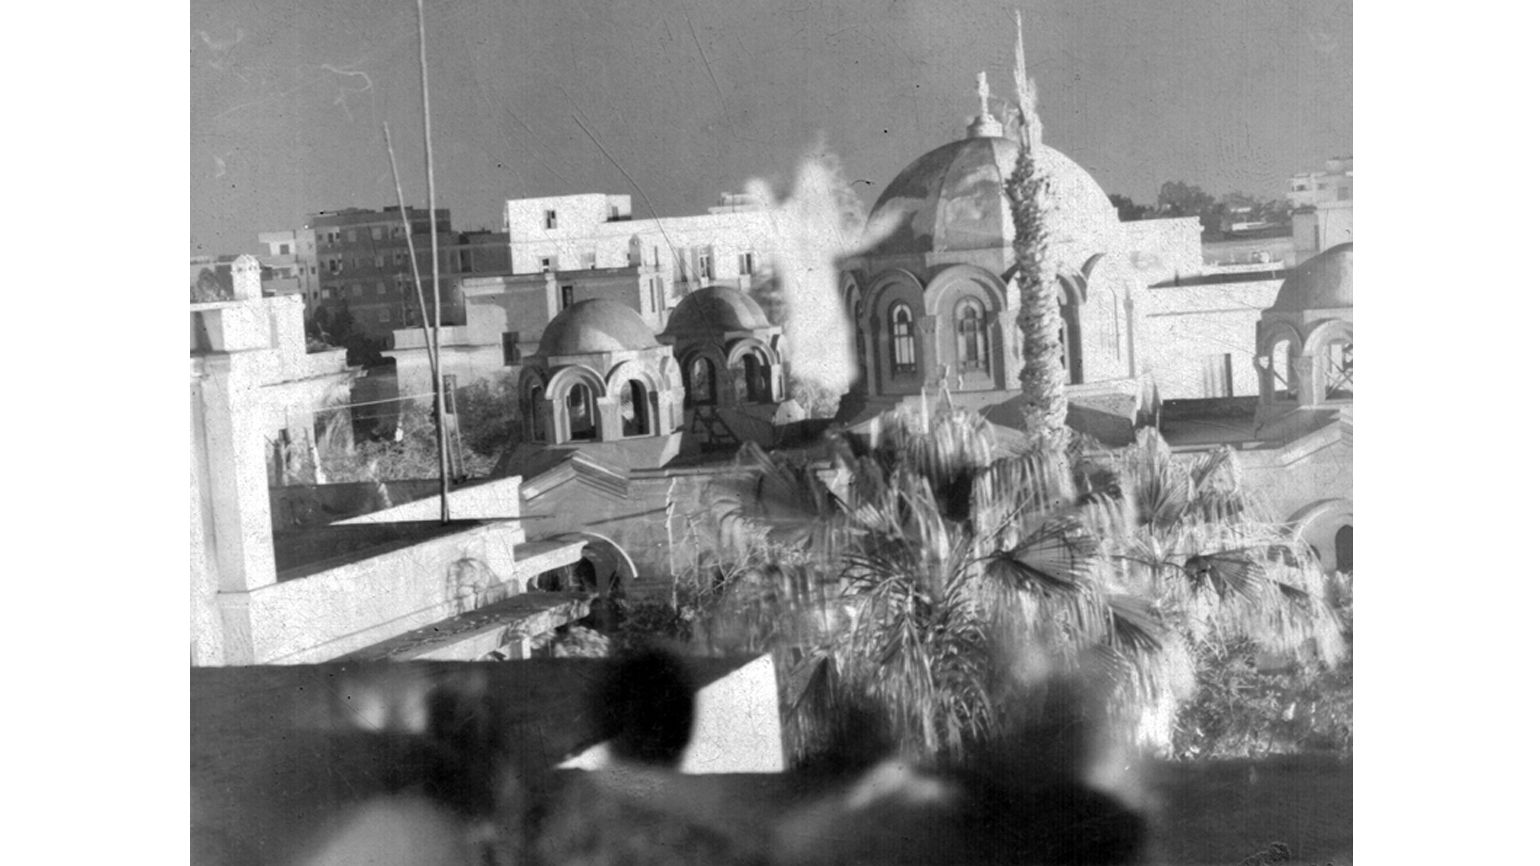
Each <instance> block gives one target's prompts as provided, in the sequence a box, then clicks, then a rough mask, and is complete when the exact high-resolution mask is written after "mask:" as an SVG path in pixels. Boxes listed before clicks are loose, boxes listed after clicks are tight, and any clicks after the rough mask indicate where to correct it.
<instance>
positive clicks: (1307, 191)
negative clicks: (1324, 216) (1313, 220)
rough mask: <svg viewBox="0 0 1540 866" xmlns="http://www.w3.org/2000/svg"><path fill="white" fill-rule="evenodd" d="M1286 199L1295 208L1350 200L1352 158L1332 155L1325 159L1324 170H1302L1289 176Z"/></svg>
mask: <svg viewBox="0 0 1540 866" xmlns="http://www.w3.org/2000/svg"><path fill="white" fill-rule="evenodd" d="M1288 199H1289V204H1290V205H1292V206H1293V207H1295V208H1302V207H1316V206H1318V205H1322V204H1329V203H1331V202H1342V201H1349V202H1350V201H1352V200H1353V158H1352V157H1351V156H1347V157H1341V156H1334V157H1332V158H1331V159H1328V160H1327V161H1326V170H1325V171H1302V172H1300V173H1299V174H1296V175H1294V176H1293V177H1291V178H1289V192H1288Z"/></svg>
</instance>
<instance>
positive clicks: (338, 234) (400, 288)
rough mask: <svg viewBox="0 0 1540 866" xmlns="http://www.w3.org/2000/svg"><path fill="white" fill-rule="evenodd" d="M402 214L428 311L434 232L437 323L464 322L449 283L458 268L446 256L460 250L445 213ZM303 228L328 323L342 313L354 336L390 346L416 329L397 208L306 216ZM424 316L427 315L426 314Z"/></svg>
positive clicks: (414, 298)
mask: <svg viewBox="0 0 1540 866" xmlns="http://www.w3.org/2000/svg"><path fill="white" fill-rule="evenodd" d="M406 215H407V220H408V222H409V224H410V226H411V244H412V245H413V246H414V247H415V252H416V259H417V264H418V269H419V271H420V273H421V275H422V280H423V290H424V294H425V295H426V298H427V303H428V304H429V306H431V305H432V284H431V283H432V272H433V265H432V263H433V257H432V250H431V243H432V238H431V236H430V229H432V231H436V232H437V234H438V248H439V272H440V295H441V297H440V309H441V315H442V317H443V321H444V322H445V323H449V324H455V323H458V322H460V321H463V315H464V314H463V311H462V308H463V305H462V303H461V301H460V299H459V297H458V295H457V293H456V292H455V282H454V280H453V279H452V278H450V277H452V275H453V274H454V273H455V270H454V265H455V262H456V256H455V254H453V253H452V252H451V250H452V249H455V248H456V247H457V246H458V241H459V237H458V236H457V235H455V234H454V232H453V231H452V230H451V228H450V222H449V211H448V209H446V208H439V209H438V210H437V211H436V212H435V214H434V217H433V219H431V220H430V219H429V217H428V212H427V211H426V210H424V209H421V208H411V207H409V208H407V211H406ZM306 228H307V230H308V231H310V232H312V233H313V234H314V237H315V248H316V252H315V255H316V265H317V271H318V274H317V277H318V280H317V283H318V285H317V290H318V292H319V299H318V304H317V309H319V310H324V311H325V315H326V317H335V316H337V315H338V314H340V312H341V311H342V310H344V309H345V310H346V311H347V313H348V315H349V316H350V317H351V318H352V327H353V328H354V329H356V330H357V331H358V332H360V333H363V334H364V335H366V336H368V337H370V338H372V339H380V340H388V339H389V338H390V337H391V335H392V333H393V332H394V331H395V330H396V329H397V328H403V327H409V326H412V325H420V324H421V322H422V314H421V311H420V310H419V307H418V303H419V302H418V299H417V288H416V283H415V282H414V281H413V278H412V255H411V252H410V251H409V249H408V243H407V241H408V237H407V231H406V226H404V225H403V224H402V218H401V210H400V208H398V207H386V208H384V209H381V210H364V209H362V208H347V209H345V210H340V211H323V212H321V213H317V214H312V215H311V216H310V217H309V225H308V226H307V227H306ZM428 315H429V316H430V317H431V316H432V315H433V312H432V310H431V309H430V310H429V312H428Z"/></svg>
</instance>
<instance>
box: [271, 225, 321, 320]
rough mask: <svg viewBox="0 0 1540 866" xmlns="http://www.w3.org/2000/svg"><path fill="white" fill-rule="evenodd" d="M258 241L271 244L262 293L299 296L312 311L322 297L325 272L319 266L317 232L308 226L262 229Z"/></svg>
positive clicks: (307, 308) (306, 307)
mask: <svg viewBox="0 0 1540 866" xmlns="http://www.w3.org/2000/svg"><path fill="white" fill-rule="evenodd" d="M257 241H258V242H260V243H261V244H262V245H263V246H265V247H267V253H266V255H263V256H260V257H259V260H260V261H261V262H262V267H263V274H262V293H263V294H264V295H269V296H277V295H299V296H300V297H301V298H303V299H304V301H305V309H306V310H307V311H308V310H312V309H314V308H315V304H316V302H317V301H319V300H320V298H321V275H320V269H319V268H318V267H317V265H316V257H315V232H314V231H313V230H311V229H308V228H303V229H290V230H285V231H273V232H262V233H260V234H258V235H257Z"/></svg>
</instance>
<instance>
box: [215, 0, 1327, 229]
mask: <svg viewBox="0 0 1540 866" xmlns="http://www.w3.org/2000/svg"><path fill="white" fill-rule="evenodd" d="M425 8H426V17H427V49H428V78H429V87H430V93H429V100H430V104H431V107H432V122H433V150H434V171H435V186H436V192H437V199H438V202H437V203H438V206H439V207H447V208H449V209H450V210H451V212H452V217H453V221H454V224H455V227H456V228H457V229H468V228H479V227H485V228H491V229H494V230H496V229H499V228H500V227H501V211H502V203H503V201H504V200H506V199H509V198H522V197H527V196H544V195H561V194H572V193H581V192H606V193H618V194H630V195H631V196H632V201H633V210H634V212H635V213H636V214H637V216H638V217H645V216H650V215H658V216H675V215H686V214H692V213H702V212H704V209H705V208H706V207H708V206H710V205H712V204H715V203H716V199H717V196H718V194H720V193H722V192H728V191H741V190H742V189H743V188H744V186H745V184H746V183H748V182H749V181H750V180H751V179H754V178H762V179H765V180H767V181H769V182H770V183H771V184H772V185H773V186H776V187H778V188H784V187H786V186H787V185H789V184H790V183H791V181H792V179H793V177H794V175H795V172H796V168H797V165H798V163H799V162H800V160H801V159H802V158H803V156H804V155H805V154H807V153H808V152H809V151H810V150H812V149H814V148H821V149H824V150H827V151H829V152H832V153H833V154H834V155H835V156H837V157H838V159H839V160H840V162H841V164H842V165H843V167H844V171H845V174H846V176H847V178H848V179H849V180H850V181H851V182H852V184H853V185H854V186H855V188H856V190H857V192H858V193H859V194H860V195H861V196H862V197H863V199H864V200H865V201H866V202H867V203H868V204H870V203H871V202H872V201H873V200H875V198H876V196H877V195H878V194H879V193H880V192H881V191H882V189H883V187H884V186H885V185H886V184H887V182H888V181H890V180H891V179H892V178H893V176H894V175H896V174H897V173H898V171H899V170H900V169H902V168H903V167H904V166H905V165H907V164H908V163H909V162H911V161H912V160H914V159H915V158H916V157H918V156H920V155H921V154H923V153H925V152H926V151H928V150H930V149H932V148H934V147H937V146H940V145H942V144H945V143H947V142H948V141H952V140H954V139H956V138H959V137H961V135H962V131H963V127H964V125H965V124H966V123H967V122H968V120H969V119H970V118H971V117H972V116H973V115H975V114H977V113H978V97H977V95H976V94H975V87H976V84H975V76H976V75H977V73H978V72H980V71H987V72H988V73H989V77H990V84H991V89H992V90H993V92H994V94H995V96H996V100H997V108H996V112H995V113H996V114H997V116H998V115H999V114H1000V113H1001V112H1000V110H999V107H998V105H999V103H998V100H999V99H1000V98H1002V97H1004V98H1008V97H1009V95H1010V89H1011V87H1010V83H1009V82H1010V75H1011V62H1012V60H1011V58H1012V54H1013V51H1014V21H1013V18H1012V15H1013V11H1014V10H1016V9H1020V10H1021V12H1022V13H1023V16H1024V21H1025V27H1026V55H1027V65H1028V73H1029V74H1030V75H1032V76H1033V77H1034V78H1035V79H1036V81H1037V85H1038V90H1039V94H1040V102H1039V111H1040V113H1041V115H1042V119H1043V126H1044V141H1045V142H1046V143H1047V144H1049V145H1051V146H1053V147H1055V148H1057V149H1059V150H1060V151H1063V152H1064V153H1065V154H1066V155H1068V156H1069V157H1070V158H1071V159H1073V160H1075V161H1076V162H1078V163H1079V164H1080V165H1081V166H1083V167H1084V168H1085V169H1086V170H1088V171H1089V172H1090V173H1091V175H1092V176H1093V177H1095V178H1096V179H1097V180H1098V181H1099V182H1100V183H1101V185H1102V188H1103V189H1104V190H1105V191H1107V192H1108V193H1121V194H1124V195H1127V196H1130V197H1131V198H1133V199H1134V200H1135V201H1139V202H1153V201H1154V199H1155V195H1156V192H1157V190H1158V189H1159V187H1160V185H1161V183H1162V182H1164V181H1167V180H1181V181H1186V182H1189V183H1196V184H1198V185H1199V186H1201V187H1203V188H1204V189H1205V190H1207V191H1208V192H1210V193H1212V194H1215V195H1221V194H1223V193H1226V192H1231V191H1238V192H1244V193H1250V194H1255V195H1261V196H1263V197H1265V198H1281V197H1282V196H1283V191H1284V188H1285V184H1286V182H1287V180H1288V178H1289V176H1290V175H1291V174H1293V173H1295V172H1297V171H1304V170H1311V169H1318V168H1320V167H1322V164H1323V163H1324V161H1325V160H1326V159H1327V158H1328V157H1331V156H1336V155H1348V154H1351V153H1352V150H1353V126H1352V117H1353V101H1352V94H1353V88H1352V68H1353V42H1352V7H1351V3H1350V2H1344V0H1289V2H1283V0H1274V2H1255V0H1221V2H1213V0H1141V2H1137V3H1134V2H1108V0H1031V2H1028V0H1021V2H1018V3H1014V4H1013V3H1003V2H984V0H946V2H942V0H927V2H915V0H846V2H818V0H727V2H710V0H565V2H529V0H426V4H425ZM416 22H417V15H416V6H415V3H413V2H411V0H320V2H317V0H193V3H192V7H191V16H190V25H191V26H190V33H189V38H190V46H189V47H190V59H191V80H190V87H191V90H190V100H191V116H190V123H191V142H190V144H191V148H190V169H191V199H192V201H191V204H192V211H191V225H190V231H191V252H192V254H193V255H207V254H219V253H235V252H242V251H256V249H257V246H256V235H257V233H258V232H260V231H268V230H277V229H285V228H295V227H298V226H301V225H303V224H304V222H305V217H306V215H307V214H310V213H314V212H316V211H320V210H334V209H339V208H343V207H368V208H378V207H382V206H385V205H387V204H391V203H394V201H395V189H394V186H393V184H392V180H391V174H390V166H389V162H388V157H387V154H386V149H385V145H384V138H383V135H382V132H381V125H382V124H383V123H388V124H389V126H390V129H391V137H392V140H393V143H394V145H395V150H396V155H397V162H398V165H399V167H400V171H401V173H402V183H403V187H404V189H405V195H406V198H407V201H408V203H409V204H412V205H417V206H422V205H425V204H426V202H427V193H426V189H427V184H426V180H425V170H424V159H423V137H422V116H421V95H420V89H419V87H420V84H419V71H418V43H417V37H416Z"/></svg>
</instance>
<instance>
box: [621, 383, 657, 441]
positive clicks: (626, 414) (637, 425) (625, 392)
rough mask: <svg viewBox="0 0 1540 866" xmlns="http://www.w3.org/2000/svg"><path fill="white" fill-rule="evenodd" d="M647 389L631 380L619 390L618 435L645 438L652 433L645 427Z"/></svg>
mask: <svg viewBox="0 0 1540 866" xmlns="http://www.w3.org/2000/svg"><path fill="white" fill-rule="evenodd" d="M647 408H648V407H647V388H646V386H645V385H643V384H642V383H641V382H638V381H636V380H635V379H632V380H631V381H629V382H627V383H626V384H625V387H623V388H621V389H620V435H622V436H646V435H647V434H648V433H650V432H652V431H651V430H649V429H648V427H647Z"/></svg>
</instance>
